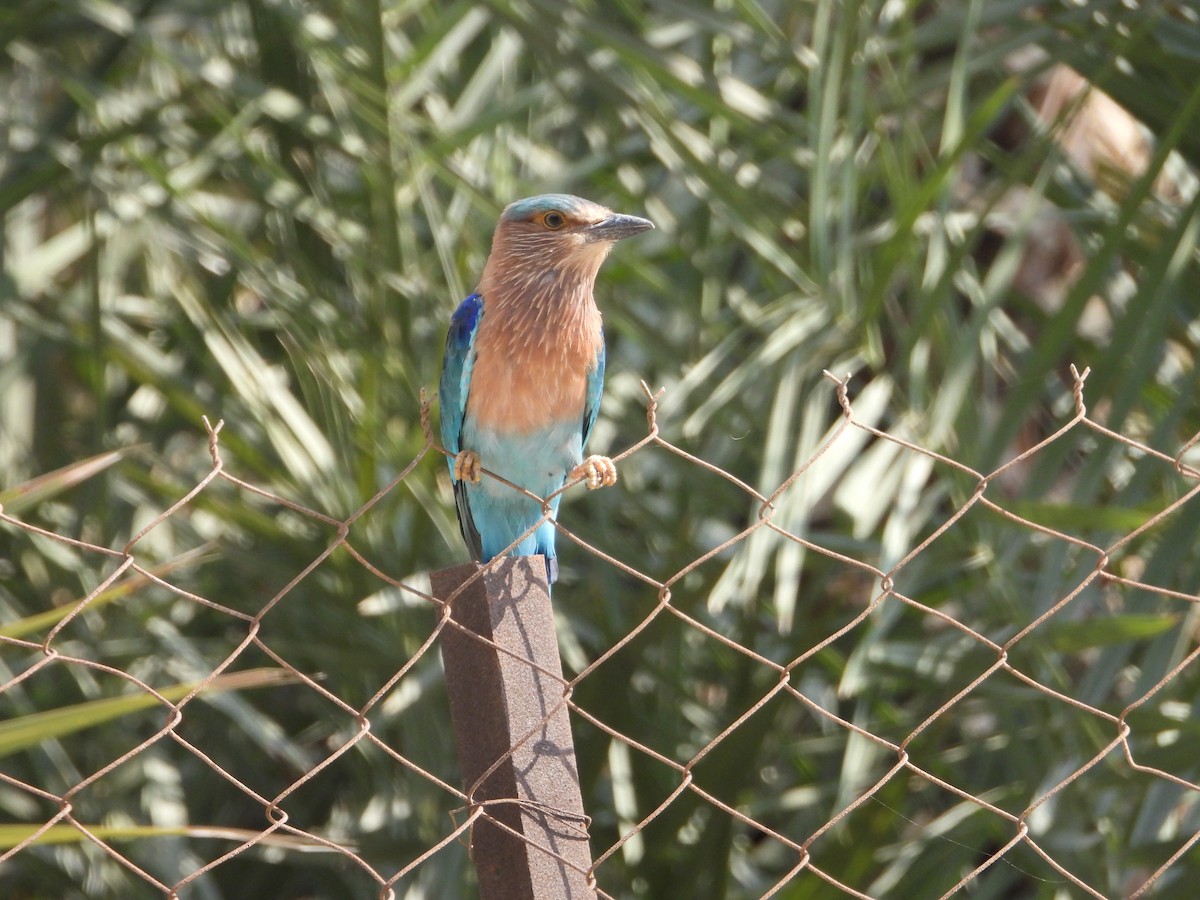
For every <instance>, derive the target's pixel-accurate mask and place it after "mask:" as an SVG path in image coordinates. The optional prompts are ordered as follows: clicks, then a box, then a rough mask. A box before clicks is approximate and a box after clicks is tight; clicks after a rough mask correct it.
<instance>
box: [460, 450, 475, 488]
mask: <svg viewBox="0 0 1200 900" xmlns="http://www.w3.org/2000/svg"><path fill="white" fill-rule="evenodd" d="M480 468H481V466H480V463H479V454H478V453H476V452H475V451H474V450H460V451H458V456H456V457H454V480H455V481H469V482H471V483H472V484H479V478H480V474H479V470H480Z"/></svg>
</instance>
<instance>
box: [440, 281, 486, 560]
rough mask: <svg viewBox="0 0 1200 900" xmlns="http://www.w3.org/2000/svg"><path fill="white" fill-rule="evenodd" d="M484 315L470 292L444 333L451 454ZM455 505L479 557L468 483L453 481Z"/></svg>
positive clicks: (443, 395)
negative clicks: (468, 494) (468, 498)
mask: <svg viewBox="0 0 1200 900" xmlns="http://www.w3.org/2000/svg"><path fill="white" fill-rule="evenodd" d="M481 318H483V298H482V297H481V296H479V294H472V295H471V296H470V297H468V298H467V299H466V300H464V301H463V302H462V303H460V304H459V305H458V309H456V310H455V311H454V315H453V316H451V317H450V330H449V331H448V332H447V334H446V353H445V355H444V356H443V357H442V379H441V382H440V383H439V385H438V400H439V403H440V404H441V432H442V446H443V447H445V448H446V450H448V451H449V452H450V453H451V454H454V455H457V454H458V452H459V451H460V450H462V430H463V421H464V419H465V418H466V415H467V395H468V394H469V393H470V390H471V369H472V368H473V367H474V365H475V335H476V334H477V333H478V331H479V320H480V319H481ZM446 462H447V463H448V464H449V466H450V478H451V480H452V481H453V480H454V459H453V457H447V458H446ZM454 504H455V506H456V507H458V526H459V530H460V531H462V536H463V540H464V541H466V543H467V547H468V548H469V549H470V551H471V555H472V556H473V557H474V558H475V559H479V558H480V557H481V555H482V553H483V547H482V541H481V540H480V537H479V529H478V528H476V527H475V519H474V517H473V516H472V515H471V507H470V505H469V504H468V503H467V486H466V485H465V484H464V483H463V482H461V481H454Z"/></svg>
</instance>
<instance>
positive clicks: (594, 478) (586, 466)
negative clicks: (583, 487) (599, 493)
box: [571, 456, 617, 491]
mask: <svg viewBox="0 0 1200 900" xmlns="http://www.w3.org/2000/svg"><path fill="white" fill-rule="evenodd" d="M577 478H583V479H586V481H587V486H588V490H589V491H594V490H595V489H596V488H598V487H612V486H613V485H614V484H616V483H617V467H616V466H615V465H613V461H612V460H611V459H609V458H608V457H607V456H589V457H588V458H587V459H585V460H584V461H583V462H582V463H580V464H579V465H578V466H576V467H575V470H574V471H573V472H571V480H572V481H574V480H575V479H577Z"/></svg>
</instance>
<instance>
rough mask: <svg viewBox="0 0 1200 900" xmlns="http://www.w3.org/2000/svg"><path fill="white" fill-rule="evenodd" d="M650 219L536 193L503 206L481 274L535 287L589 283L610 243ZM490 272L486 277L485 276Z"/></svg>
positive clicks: (648, 223) (638, 229)
mask: <svg viewBox="0 0 1200 900" xmlns="http://www.w3.org/2000/svg"><path fill="white" fill-rule="evenodd" d="M653 227H654V223H653V222H651V221H650V220H649V219H642V218H639V217H637V216H627V215H622V214H620V213H615V212H613V211H612V210H611V209H608V208H606V207H603V206H601V205H600V204H599V203H593V202H591V201H590V200H584V199H583V198H582V197H574V196H572V195H570V194H541V195H539V196H537V197H528V198H526V199H524V200H518V201H517V202H516V203H511V204H509V205H508V206H507V207H505V209H504V212H503V213H501V215H500V221H499V223H498V224H497V225H496V233H495V234H494V235H493V237H492V252H491V255H490V256H489V257H488V263H487V268H486V269H485V280H494V281H495V282H503V283H506V284H508V285H509V286H514V285H516V284H518V283H522V284H524V285H527V286H528V287H530V288H534V289H535V290H538V292H539V293H540V288H541V287H542V285H543V284H549V283H551V282H554V281H557V282H560V283H561V282H563V281H570V282H575V283H584V284H586V286H587V287H588V288H589V289H590V288H591V286H592V284H593V282H594V281H595V277H596V272H597V270H598V269H599V268H600V264H601V263H602V262H604V258H605V257H606V256H607V255H608V251H609V250H610V249H611V247H612V245H613V244H614V243H615V242H617V241H619V240H621V239H622V238H627V237H630V236H632V235H635V234H639V233H641V232H643V231H646V230H647V229H650V228H653ZM489 276H490V279H489Z"/></svg>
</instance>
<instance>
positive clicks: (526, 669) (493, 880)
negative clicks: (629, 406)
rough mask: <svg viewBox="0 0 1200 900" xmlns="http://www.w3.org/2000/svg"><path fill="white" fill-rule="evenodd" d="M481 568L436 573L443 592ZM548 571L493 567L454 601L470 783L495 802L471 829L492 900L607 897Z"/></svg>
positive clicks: (456, 701) (462, 752) (530, 561)
mask: <svg viewBox="0 0 1200 900" xmlns="http://www.w3.org/2000/svg"><path fill="white" fill-rule="evenodd" d="M478 571H479V570H478V567H477V566H476V565H474V564H468V565H464V566H457V567H455V568H452V569H443V570H442V571H440V572H434V573H433V574H432V575H431V581H432V584H433V593H434V596H436V597H438V598H440V599H444V598H448V597H451V596H452V595H453V594H454V592H455V591H456V590H458V589H459V588H460V587H461V586H462V585H463V583H464V582H466V581H467V579H468V578H470V577H471V576H473V575H475V574H476V573H477V572H478ZM545 578H546V576H545V566H544V564H543V561H542V558H541V557H540V556H535V557H518V558H508V559H502V560H499V561H497V562H495V563H492V564H490V565H489V566H488V568H487V570H486V571H484V572H483V573H482V576H481V577H479V578H477V579H476V580H475V581H474V582H472V583H471V584H469V585H468V586H467V587H466V588H465V589H464V590H463V592H462V593H461V594H459V595H458V596H457V597H454V599H453V601H452V603H451V617H452V619H453V620H454V621H455V622H457V623H458V624H459V625H461V626H462V629H463V630H460V629H459V628H455V627H453V626H451V625H447V627H446V628H445V629H443V631H442V635H441V649H442V662H443V664H444V665H445V669H446V686H447V689H448V690H449V693H450V715H451V719H452V721H453V725H454V737H455V742H456V743H457V745H458V759H459V765H460V767H461V768H462V776H463V783H464V785H465V790H466V792H467V794H468V796H469V797H470V798H471V801H472V803H473V804H485V811H486V815H484V816H482V817H481V818H480V819H479V820H477V821H476V823H475V825H474V827H473V831H472V835H471V858H472V860H473V861H474V864H475V871H476V873H477V874H478V877H479V892H480V897H481V900H562V898H569V900H577V898H586V900H593V898H595V897H596V890H595V888H594V887H591V886H590V885H589V884H588V877H587V873H588V871H589V870H590V868H591V866H592V856H591V848H590V846H589V844H588V833H587V819H586V817H585V816H584V812H583V798H582V796H581V793H580V788H579V770H578V768H577V767H576V764H575V745H574V743H573V741H572V740H571V725H570V721H569V718H568V711H567V706H566V704H565V703H564V702H563V684H564V682H563V680H562V663H561V661H560V660H559V655H558V640H557V637H556V635H555V631H554V614H553V612H552V610H551V607H550V593H549V589H548V588H547V586H546V580H545ZM465 632H471V634H468V633H465ZM473 635H479V636H480V637H482V638H486V639H487V640H488V641H491V642H492V643H491V644H489V643H485V642H484V641H481V640H478V639H477V638H475V637H474V636H473ZM489 801H502V802H498V803H497V802H489ZM503 801H509V802H503ZM497 823H502V825H503V826H506V827H502V825H500V824H497Z"/></svg>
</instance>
